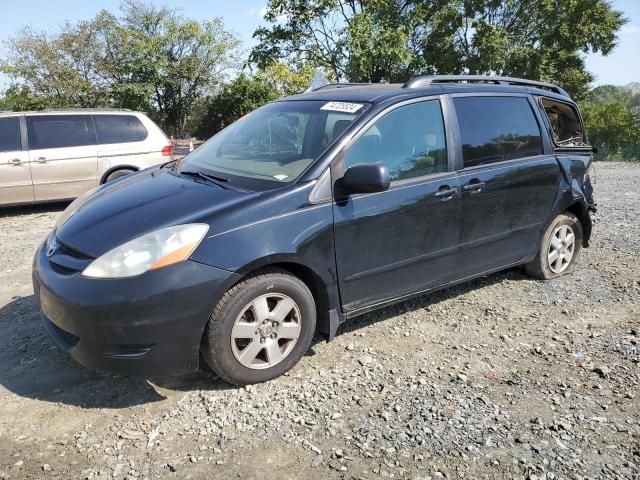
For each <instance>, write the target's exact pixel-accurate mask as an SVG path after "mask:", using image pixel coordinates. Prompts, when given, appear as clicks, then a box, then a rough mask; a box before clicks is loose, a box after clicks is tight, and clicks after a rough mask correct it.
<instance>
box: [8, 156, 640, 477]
mask: <svg viewBox="0 0 640 480" xmlns="http://www.w3.org/2000/svg"><path fill="white" fill-rule="evenodd" d="M597 167H598V168H597V184H596V196H597V200H598V203H599V207H600V210H599V217H600V221H599V223H598V224H597V226H596V228H595V231H594V238H593V242H592V248H590V249H587V250H585V251H584V252H583V257H582V260H581V264H580V266H579V267H578V268H577V270H576V272H575V274H574V275H572V276H568V277H563V278H561V279H557V280H553V281H548V282H541V281H534V280H531V279H529V278H527V277H526V276H525V275H524V274H523V273H522V272H521V271H520V270H518V269H514V270H510V271H507V272H503V273H500V274H496V275H491V276H488V277H484V278H481V279H478V280H475V281H473V282H471V283H468V284H466V285H462V286H459V287H455V288H450V289H447V290H444V291H442V292H439V293H436V294H432V295H428V296H423V297H420V298H417V299H415V300H412V301H409V302H404V303H401V304H399V305H396V306H393V307H390V308H386V309H384V310H381V311H378V312H376V313H374V314H369V315H366V316H363V317H360V318H358V319H356V320H354V321H353V322H351V323H349V324H347V325H345V326H344V327H343V328H342V329H341V331H340V332H339V335H338V336H337V338H336V340H335V341H334V342H332V343H329V344H327V343H324V342H322V341H320V339H318V340H317V341H316V342H315V343H314V346H313V347H312V350H311V351H310V353H309V355H308V356H306V357H305V358H304V359H303V360H302V362H301V363H300V364H299V365H298V366H297V367H295V368H294V369H293V370H292V371H291V372H290V373H289V374H288V375H286V376H283V377H281V378H279V379H277V380H274V381H271V382H269V383H267V384H262V385H256V386H252V387H246V388H233V387H229V386H227V385H225V384H224V383H222V382H220V381H219V380H217V379H216V378H215V377H214V376H213V374H210V373H208V372H206V371H202V372H200V373H197V374H194V375H189V376H185V377H177V378H154V379H148V380H145V379H137V378H128V377H122V376H115V375H111V374H105V373H98V372H94V371H90V370H88V369H85V368H83V367H81V366H79V365H77V364H75V363H74V362H73V361H72V360H70V359H69V358H68V357H67V356H66V355H65V354H63V353H61V352H59V351H58V350H57V349H56V348H55V347H54V345H53V344H52V342H51V341H50V340H49V338H48V337H47V335H46V333H45V331H44V329H43V327H42V326H41V325H40V323H39V319H38V316H37V312H36V308H35V305H34V300H33V292H32V288H31V281H30V264H31V258H32V256H33V253H34V251H35V248H36V247H37V245H38V244H39V243H40V242H41V241H42V239H43V238H44V237H45V236H46V234H47V232H48V231H49V229H50V228H51V227H52V226H53V224H54V222H55V220H56V218H57V217H58V215H60V213H61V211H62V209H63V208H64V206H60V205H57V206H51V205H49V206H39V207H30V208H22V209H14V210H9V211H5V212H3V213H0V215H4V216H1V217H0V248H1V249H2V255H1V258H0V272H1V273H0V275H1V277H0V278H1V281H0V366H1V369H0V478H41V477H46V478H64V479H67V478H102V479H107V478H127V479H142V478H176V479H178V478H180V479H183V478H225V479H227V478H246V479H249V478H256V479H263V478H266V479H270V478H272V479H284V478H303V479H305V480H310V479H327V478H340V479H352V478H353V479H355V478H366V479H369V478H399V479H404V478H407V479H412V480H418V479H421V480H425V479H436V478H451V479H454V478H471V479H475V478H505V477H507V478H528V479H538V480H540V479H591V478H603V479H611V478H616V479H617V478H625V479H638V478H640V368H639V365H638V363H639V361H640V353H639V347H638V345H639V342H640V336H639V333H638V331H639V329H640V302H639V299H640V276H639V275H638V267H639V266H640V265H639V263H638V258H637V256H638V254H639V253H640V221H639V220H638V213H639V212H640V188H639V187H638V185H639V184H640V164H636V165H633V164H614V163H610V164H599V165H598V166H597Z"/></svg>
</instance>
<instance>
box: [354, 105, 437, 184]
mask: <svg viewBox="0 0 640 480" xmlns="http://www.w3.org/2000/svg"><path fill="white" fill-rule="evenodd" d="M376 162H382V163H383V164H384V165H385V166H386V167H387V168H388V169H389V175H390V177H391V180H392V181H394V180H406V179H409V178H416V177H421V176H424V175H429V174H432V173H437V172H445V171H447V147H446V140H445V131H444V119H443V116H442V108H441V106H440V101H439V100H429V101H425V102H419V103H412V104H410V105H405V106H402V107H398V108H396V109H395V110H392V111H391V112H389V113H388V114H386V115H385V116H384V117H382V118H381V119H380V120H378V121H377V122H376V123H375V124H374V125H372V126H371V127H369V129H368V130H367V131H366V132H365V133H364V134H363V135H362V136H360V137H359V138H358V139H357V140H356V141H355V143H353V144H352V145H351V146H349V148H348V149H347V150H346V152H345V155H344V163H345V168H349V167H350V166H352V165H355V164H358V163H376Z"/></svg>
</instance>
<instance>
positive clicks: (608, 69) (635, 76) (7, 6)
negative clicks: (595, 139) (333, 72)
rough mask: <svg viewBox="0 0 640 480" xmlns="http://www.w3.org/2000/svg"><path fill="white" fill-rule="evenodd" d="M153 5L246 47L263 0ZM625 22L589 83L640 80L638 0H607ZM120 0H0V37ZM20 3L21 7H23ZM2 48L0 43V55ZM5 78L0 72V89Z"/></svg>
mask: <svg viewBox="0 0 640 480" xmlns="http://www.w3.org/2000/svg"><path fill="white" fill-rule="evenodd" d="M155 3H156V4H157V5H166V6H170V7H176V8H178V9H180V10H181V12H182V14H183V15H184V16H186V17H190V18H202V19H204V18H211V17H221V18H222V19H223V20H224V24H225V26H226V28H227V29H228V30H231V31H234V32H236V33H237V34H238V35H239V37H240V38H241V39H242V41H243V45H244V48H245V49H247V50H249V49H250V47H251V46H252V45H253V44H254V41H253V40H252V38H251V36H252V34H253V32H254V30H255V29H256V28H257V27H258V26H260V25H262V24H264V23H265V22H264V20H263V19H262V14H263V13H264V10H265V4H266V0H233V1H229V0H156V1H155ZM612 3H613V5H614V7H615V8H616V9H617V10H620V11H622V12H623V13H624V15H625V17H627V19H628V20H629V23H627V25H625V26H624V27H623V29H622V31H621V32H620V34H619V37H618V46H617V47H616V48H615V50H614V51H613V52H612V53H610V54H609V55H608V56H606V57H603V56H602V55H600V54H592V55H588V56H587V57H586V64H587V69H588V70H589V71H590V72H591V73H593V74H594V75H595V77H596V80H595V82H594V84H595V85H602V84H614V85H626V84H627V83H630V82H640V0H612ZM119 6H120V0H93V1H91V0H57V1H56V0H26V2H25V3H22V2H18V1H15V0H0V11H1V12H2V22H0V42H2V41H4V40H6V39H8V38H10V37H11V36H13V35H15V34H16V32H18V31H19V30H20V29H21V28H22V27H24V26H29V27H31V28H33V29H35V30H47V31H52V32H55V31H56V30H57V29H58V28H59V27H60V26H61V25H62V24H64V23H65V22H66V21H69V22H74V21H76V20H80V19H89V18H91V17H93V16H95V15H96V14H97V13H98V11H100V10H101V9H103V8H104V9H107V10H110V11H112V12H116V11H117V10H118V8H119ZM25 7H26V8H25ZM1 56H2V50H1V49H0V57H1ZM6 86H7V79H6V78H4V77H2V76H1V75H0V89H3V88H4V87H6Z"/></svg>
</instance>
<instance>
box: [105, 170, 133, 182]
mask: <svg viewBox="0 0 640 480" xmlns="http://www.w3.org/2000/svg"><path fill="white" fill-rule="evenodd" d="M134 172H135V170H131V169H130V168H123V169H121V170H116V171H115V172H111V173H110V174H109V175H107V178H105V179H104V183H109V182H113V181H114V180H117V179H118V178H121V177H125V176H127V175H130V174H132V173H134Z"/></svg>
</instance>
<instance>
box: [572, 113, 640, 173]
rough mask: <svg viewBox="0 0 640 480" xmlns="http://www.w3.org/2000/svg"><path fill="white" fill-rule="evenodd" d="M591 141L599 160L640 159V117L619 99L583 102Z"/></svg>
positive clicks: (586, 126) (586, 125)
mask: <svg viewBox="0 0 640 480" xmlns="http://www.w3.org/2000/svg"><path fill="white" fill-rule="evenodd" d="M581 110H582V114H583V116H584V121H585V128H586V130H587V135H588V136H589V141H590V143H591V145H593V146H594V147H596V148H597V149H598V154H597V156H596V158H597V159H599V160H609V159H614V160H636V161H638V160H640V118H639V117H638V116H636V115H633V114H632V113H631V112H630V111H629V109H628V108H627V106H626V105H625V104H624V103H622V102H620V101H611V102H603V103H594V102H584V103H582V105H581Z"/></svg>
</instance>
